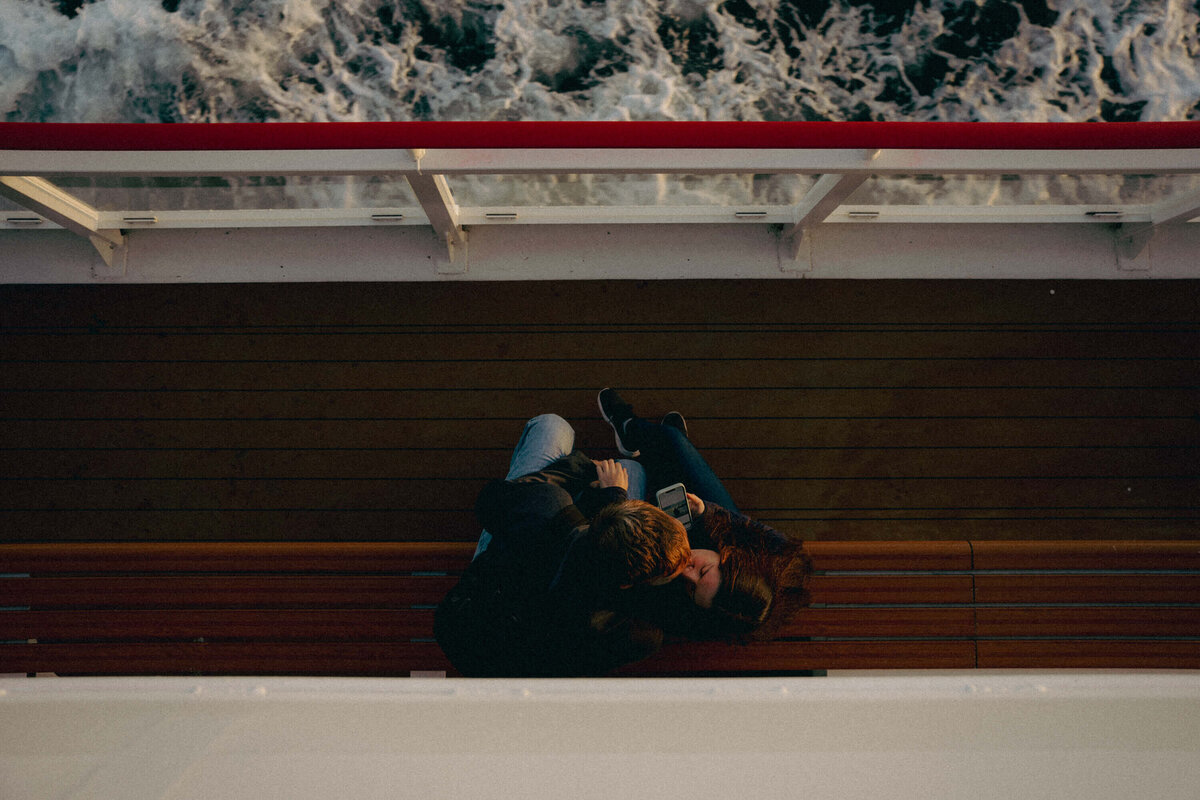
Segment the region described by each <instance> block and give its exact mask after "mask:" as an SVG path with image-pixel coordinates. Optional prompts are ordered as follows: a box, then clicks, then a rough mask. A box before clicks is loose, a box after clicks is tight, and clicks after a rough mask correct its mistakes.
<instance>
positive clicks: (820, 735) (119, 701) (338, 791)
mask: <svg viewBox="0 0 1200 800" xmlns="http://www.w3.org/2000/svg"><path fill="white" fill-rule="evenodd" d="M1197 752H1200V673H1197V672H1153V671H1150V672H1087V673H1067V672H1062V673H1054V672H1050V673H1038V672H1017V673H991V672H981V673H970V674H967V673H929V674H905V675H889V674H859V675H848V676H844V677H825V678H780V679H776V678H745V679H658V680H653V679H645V680H616V679H600V680H524V681H523V680H497V681H488V680H445V679H440V680H439V679H348V678H330V679H315V678H314V679H302V678H111V679H66V678H45V679H11V680H0V796H3V797H4V798H5V799H6V800H26V798H39V799H40V798H47V797H56V798H68V799H69V800H74V799H75V798H116V797H119V798H122V800H141V799H142V798H147V799H157V798H162V799H163V800H166V798H171V800H192V799H199V798H213V797H220V798H223V799H225V798H232V799H234V800H236V799H237V798H253V799H254V800H265V798H276V797H279V798H284V797H286V798H289V800H308V799H309V798H314V799H315V798H329V797H353V798H385V797H386V798H393V797H436V798H471V799H472V800H481V799H484V798H501V797H505V798H507V797H571V798H609V797H639V798H640V797H650V798H658V797H688V798H710V797H711V798H728V797H738V796H753V797H755V798H776V797H778V798H793V797H804V798H807V799H809V800H823V799H824V798H831V799H832V798H839V799H840V798H855V797H883V796H886V797H889V798H895V799H896V800H908V799H909V798H913V799H914V800H915V799H916V798H921V800H927V798H960V797H962V798H973V799H974V800H991V799H992V798H995V799H996V800H999V799H1000V798H1005V799H1006V800H1007V798H1013V797H1021V798H1043V797H1044V798H1062V799H1064V800H1072V799H1074V798H1079V800H1084V798H1086V799H1087V800H1103V799H1104V798H1114V799H1115V798H1127V797H1131V796H1138V797H1154V798H1163V799H1164V800H1175V798H1179V799H1180V800H1183V798H1187V800H1191V799H1192V798H1194V797H1195V790H1196V786H1198V785H1200V759H1197V758H1196V753H1197Z"/></svg>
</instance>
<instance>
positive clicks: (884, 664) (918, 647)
mask: <svg viewBox="0 0 1200 800" xmlns="http://www.w3.org/2000/svg"><path fill="white" fill-rule="evenodd" d="M974 666H975V643H974V642H970V641H955V640H947V641H896V642H880V641H861V642H843V641H839V642H764V643H756V644H750V645H734V644H722V643H718V642H689V643H685V644H675V643H673V644H668V645H666V646H664V647H663V649H662V650H661V651H659V652H658V653H656V654H655V655H653V656H651V657H650V658H647V659H645V660H643V661H638V662H636V663H634V664H629V665H626V666H625V667H622V668H621V669H619V670H617V672H616V674H618V675H650V676H654V675H688V674H696V673H703V672H744V671H749V672H789V671H791V672H795V671H802V670H814V669H971V668H973V667H974Z"/></svg>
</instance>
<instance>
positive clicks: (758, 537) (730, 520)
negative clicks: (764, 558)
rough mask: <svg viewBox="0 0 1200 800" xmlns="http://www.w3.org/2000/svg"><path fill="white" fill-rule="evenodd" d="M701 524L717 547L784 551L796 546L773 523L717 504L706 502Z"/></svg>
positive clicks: (700, 520) (704, 532)
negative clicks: (763, 521)
mask: <svg viewBox="0 0 1200 800" xmlns="http://www.w3.org/2000/svg"><path fill="white" fill-rule="evenodd" d="M698 527H699V528H700V532H701V533H702V534H703V535H704V536H707V537H708V538H709V540H710V541H711V542H712V543H713V544H714V545H715V547H716V549H720V548H721V547H727V546H735V547H741V548H745V549H747V550H765V551H767V552H768V553H784V552H786V551H787V550H789V549H790V548H791V547H793V546H794V542H793V541H792V540H791V539H789V538H788V537H787V536H785V535H784V534H782V533H780V532H779V531H777V530H775V529H774V528H772V527H771V526H770V525H767V524H765V523H762V522H759V521H757V520H753V519H750V518H749V517H747V516H744V515H742V514H737V513H734V512H733V511H730V510H729V509H726V508H723V507H721V506H719V505H717V504H716V503H706V504H704V511H703V513H702V515H701V516H700V518H699V525H698Z"/></svg>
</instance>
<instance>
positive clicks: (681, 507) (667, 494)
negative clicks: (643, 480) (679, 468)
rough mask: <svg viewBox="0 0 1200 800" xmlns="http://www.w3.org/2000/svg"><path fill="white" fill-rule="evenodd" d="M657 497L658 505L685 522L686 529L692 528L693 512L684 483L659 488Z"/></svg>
mask: <svg viewBox="0 0 1200 800" xmlns="http://www.w3.org/2000/svg"><path fill="white" fill-rule="evenodd" d="M656 498H657V500H658V507H659V508H661V509H662V510H663V511H665V512H667V513H668V514H670V515H671V516H672V517H674V518H675V519H677V520H679V521H680V522H681V523H683V527H684V530H688V531H690V530H691V529H692V512H691V509H690V508H689V506H688V493H687V490H686V489H685V488H683V484H682V483H676V484H672V485H671V486H667V487H665V488H662V489H659V490H658V493H657V495H656Z"/></svg>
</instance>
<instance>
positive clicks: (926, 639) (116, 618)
mask: <svg viewBox="0 0 1200 800" xmlns="http://www.w3.org/2000/svg"><path fill="white" fill-rule="evenodd" d="M472 549H473V544H469V543H463V542H456V543H439V542H417V543H412V542H409V543H312V542H305V543H299V542H280V543H213V542H207V543H111V544H76V543H55V544H8V545H0V609H2V610H0V673H7V674H12V673H18V674H19V673H24V674H34V673H45V672H53V673H57V674H63V675H69V674H88V675H95V674H101V675H148V674H156V675H201V674H214V675H229V674H243V675H363V676H366V675H372V676H407V675H411V674H423V673H428V672H432V673H435V674H437V673H441V672H443V671H445V672H447V673H448V674H451V675H453V674H454V672H453V669H452V667H451V666H450V664H449V663H448V662H447V660H446V658H445V656H444V655H443V654H442V653H441V651H440V649H439V648H438V646H437V644H436V642H434V641H433V638H432V637H433V633H432V627H433V608H434V606H436V604H437V603H438V601H439V600H440V599H441V597H442V596H443V595H444V594H445V592H446V590H447V589H448V588H450V586H452V585H453V584H454V582H455V581H456V580H457V578H456V577H455V575H456V574H457V573H459V572H460V571H461V570H462V569H463V567H465V565H466V564H467V562H468V560H469V558H470V554H471V552H472ZM809 549H810V552H811V555H812V558H813V561H814V565H815V567H816V570H817V573H816V574H815V575H814V577H813V580H812V584H811V591H812V598H813V604H812V606H811V607H810V608H806V609H804V610H802V611H801V612H799V613H798V614H797V615H796V617H795V618H794V619H793V620H792V622H791V623H790V624H789V625H788V626H787V627H786V628H785V629H784V630H783V631H782V632H781V635H780V637H779V638H778V639H776V640H774V641H771V642H765V643H759V644H754V645H749V646H733V645H726V644H717V643H701V642H671V643H669V644H668V645H667V646H666V647H664V648H663V650H662V651H660V653H658V654H657V655H655V656H654V657H652V658H650V659H647V660H646V661H643V662H639V663H637V664H632V665H629V666H627V667H625V668H623V669H622V670H620V671H619V674H621V675H631V676H632V675H711V674H788V673H793V674H802V673H804V672H805V671H810V670H835V669H876V668H884V669H890V668H896V669H925V668H943V669H968V668H976V667H979V668H995V667H1025V668H1039V669H1040V668H1057V667H1074V668H1100V667H1106V668H1113V667H1116V668H1189V669H1195V668H1200V542H1197V541H982V542H981V541H946V542H929V541H911V542H848V541H846V542H812V543H810V545H809Z"/></svg>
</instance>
